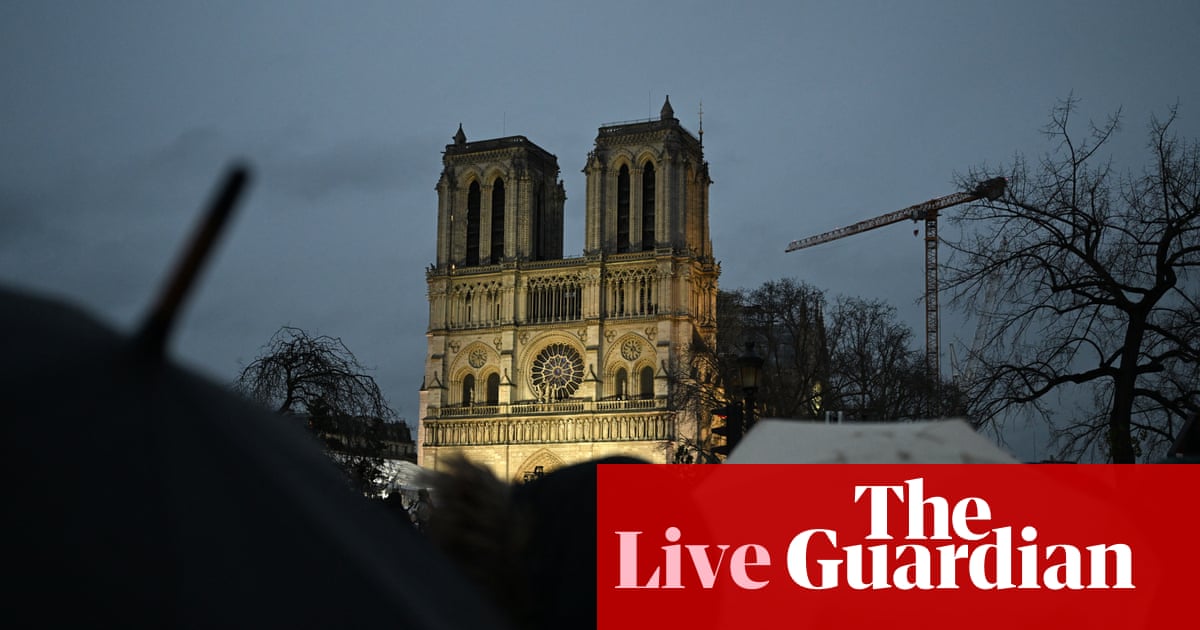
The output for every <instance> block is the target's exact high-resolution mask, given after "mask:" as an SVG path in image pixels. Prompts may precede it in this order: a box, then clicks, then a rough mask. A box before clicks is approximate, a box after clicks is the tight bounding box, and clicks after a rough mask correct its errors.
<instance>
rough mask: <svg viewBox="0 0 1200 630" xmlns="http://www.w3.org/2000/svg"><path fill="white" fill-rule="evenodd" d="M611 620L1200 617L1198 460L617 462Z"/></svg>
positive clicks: (800, 624) (1144, 622)
mask: <svg viewBox="0 0 1200 630" xmlns="http://www.w3.org/2000/svg"><path fill="white" fill-rule="evenodd" d="M597 490H598V498H597V501H598V505H597V509H598V518H597V554H598V555H597V570H598V573H597V606H598V618H597V626H598V628H600V629H601V630H604V629H606V628H612V629H620V630H629V629H630V628H648V627H662V628H675V627H690V626H693V625H699V626H700V627H704V628H738V629H741V628H757V627H781V626H783V627H789V628H867V627H883V628H960V627H968V628H973V629H979V628H997V629H1000V628H1003V629H1005V630H1011V629H1012V628H1046V627H1063V628H1089V629H1090V628H1122V629H1130V628H1151V627H1166V624H1172V625H1173V626H1175V627H1179V626H1178V625H1177V624H1179V623H1181V622H1186V623H1185V627H1192V626H1191V625H1190V624H1193V623H1197V619H1200V616H1198V613H1197V599H1198V598H1200V591H1198V590H1197V587H1200V544H1198V543H1200V540H1198V534H1200V466H1188V465H1138V466H1108V465H1049V464H1038V465H920V466H918V465H766V464H764V465H754V464H748V465H721V466H702V465H691V466H686V465H674V466H670V465H603V466H601V467H600V470H599V480H598V488H597Z"/></svg>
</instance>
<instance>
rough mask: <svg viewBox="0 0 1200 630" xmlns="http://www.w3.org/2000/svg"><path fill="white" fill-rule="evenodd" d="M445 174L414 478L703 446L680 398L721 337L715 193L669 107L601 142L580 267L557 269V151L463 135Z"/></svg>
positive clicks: (591, 175)
mask: <svg viewBox="0 0 1200 630" xmlns="http://www.w3.org/2000/svg"><path fill="white" fill-rule="evenodd" d="M701 138H703V132H701ZM442 163H443V169H442V175H441V179H440V180H439V181H438V184H437V192H438V221H437V262H436V263H435V264H433V265H431V266H430V267H429V269H428V270H427V273H426V278H427V281H428V285H429V330H428V332H427V334H426V336H427V337H428V340H429V348H428V354H427V355H426V358H425V376H424V383H423V384H422V387H421V393H420V409H421V413H422V415H423V417H422V418H421V422H420V426H419V430H418V463H419V464H421V465H422V466H425V467H427V468H432V469H435V470H436V469H438V468H439V460H440V459H442V458H444V457H446V456H447V455H449V454H451V453H462V454H465V455H466V456H467V457H469V458H470V459H472V460H473V461H477V462H480V463H482V464H485V465H487V466H490V467H491V469H492V470H493V471H494V472H495V473H496V474H497V475H498V476H500V477H501V478H503V479H509V480H514V481H521V480H524V479H528V478H530V477H532V476H536V475H538V474H540V473H543V472H549V471H551V470H554V469H555V468H557V467H559V466H563V465H567V464H572V463H575V462H579V461H583V460H587V459H593V458H597V457H604V456H608V455H631V456H635V457H641V458H643V459H647V460H649V461H652V462H658V463H663V462H669V461H671V460H672V458H673V457H674V454H675V451H676V447H677V446H678V444H679V441H680V440H683V439H696V438H698V437H699V436H700V434H701V432H702V431H707V420H705V421H704V422H701V420H702V418H700V417H697V415H698V414H696V413H694V412H693V413H688V412H686V411H685V410H684V409H683V408H682V406H681V405H680V403H679V402H678V398H679V397H678V396H676V395H675V394H676V392H675V388H676V387H677V384H678V382H679V378H678V376H679V375H681V374H686V373H687V368H686V365H684V363H685V362H686V360H687V359H686V356H685V355H686V353H687V352H688V349H689V348H690V347H692V345H693V344H694V343H695V342H697V341H700V342H703V343H706V344H708V345H709V347H712V346H713V342H714V340H715V339H714V338H715V336H716V297H717V277H718V276H719V275H720V266H719V265H718V264H717V263H716V262H715V261H714V259H713V256H712V243H711V240H710V238H709V227H708V186H709V184H710V183H712V182H711V180H710V179H709V175H708V164H707V163H706V162H705V161H704V152H703V146H702V143H701V141H700V140H699V139H697V138H696V137H695V136H694V135H692V134H691V133H690V132H689V131H688V130H686V129H684V128H683V126H681V125H680V124H679V120H678V119H676V118H675V115H674V112H673V111H672V109H671V104H670V100H669V99H668V100H667V101H666V102H665V103H664V104H663V107H662V111H661V114H660V116H659V118H657V119H650V120H645V121H637V122H628V123H617V124H610V125H605V126H602V127H600V130H599V133H598V134H597V136H596V143H595V148H594V149H593V150H592V151H591V152H590V153H589V154H588V157H587V165H586V167H585V168H584V173H586V175H587V200H586V208H587V216H586V235H585V241H584V243H585V244H584V251H583V255H582V256H574V257H564V256H563V204H564V201H565V200H566V194H565V192H564V190H563V185H562V181H561V180H560V179H559V178H558V176H559V168H558V161H557V158H555V156H554V155H553V154H551V153H549V152H547V151H546V150H544V149H542V148H541V147H539V146H538V145H536V144H534V143H533V142H531V141H530V140H529V139H527V138H525V137H524V136H509V137H504V138H495V139H490V140H479V141H474V142H471V141H468V140H467V138H466V135H465V134H464V133H463V130H462V127H461V126H460V127H459V129H458V133H457V134H455V136H454V143H453V144H450V145H447V146H446V150H445V153H444V155H443V158H442Z"/></svg>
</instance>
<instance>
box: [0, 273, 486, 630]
mask: <svg viewBox="0 0 1200 630" xmlns="http://www.w3.org/2000/svg"><path fill="white" fill-rule="evenodd" d="M0 340H2V342H3V343H0V347H3V348H4V349H5V351H6V353H5V362H4V364H3V366H2V367H0V389H2V390H3V397H2V398H0V400H3V405H4V407H3V409H4V413H3V417H4V420H5V422H4V448H5V451H6V452H5V456H4V461H5V464H6V466H7V467H8V480H9V481H8V483H9V484H10V485H11V486H12V490H11V491H10V492H9V493H8V495H9V496H10V497H12V500H11V501H10V503H9V504H8V506H7V514H8V517H7V519H6V520H7V521H8V522H7V523H6V529H7V530H8V535H7V537H6V543H7V544H6V547H7V550H6V552H5V556H4V558H5V568H6V569H7V572H8V575H9V582H10V584H13V583H15V584H16V586H15V587H9V588H8V589H6V591H7V596H8V597H9V598H11V599H10V600H9V602H8V603H7V604H6V609H7V611H8V613H9V615H10V617H12V618H16V619H32V620H36V621H35V623H36V624H37V625H46V626H50V625H63V626H65V625H67V624H71V625H79V624H80V623H81V622H82V623H86V625H87V626H89V627H94V626H117V627H242V626H258V627H261V626H267V627H340V628H352V627H382V626H393V627H403V628H430V629H432V628H495V627H497V622H496V621H495V619H497V618H498V617H497V615H496V614H495V613H494V611H493V609H492V608H491V607H490V606H489V605H487V604H486V603H485V602H484V601H483V599H482V597H481V596H480V595H479V594H478V592H477V591H476V590H475V589H474V587H473V586H472V585H471V584H470V583H468V582H467V581H466V580H465V578H463V577H462V575H461V574H460V573H458V572H457V570H456V569H455V568H454V567H453V566H452V565H451V564H450V563H449V561H448V560H447V559H446V558H445V557H443V556H442V555H440V554H439V553H438V552H437V551H436V550H435V549H434V548H433V547H432V546H431V545H429V544H428V543H427V541H426V540H425V539H423V538H421V537H420V536H419V535H417V534H416V533H414V532H413V531H411V528H408V527H402V526H400V525H398V524H397V523H396V520H395V519H394V518H392V517H391V515H389V514H387V513H386V512H385V511H384V510H383V508H382V506H379V505H373V504H371V503H370V502H369V501H367V500H366V499H364V498H363V497H361V496H358V495H356V494H354V493H353V492H352V491H351V490H350V489H349V486H348V484H347V483H346V482H345V480H344V478H343V477H342V475H341V473H340V472H339V471H338V470H337V469H336V468H335V467H334V466H333V465H332V463H331V462H330V461H329V460H328V459H327V458H326V456H325V455H324V454H323V453H322V452H321V451H320V449H319V447H318V445H317V444H316V443H315V441H314V440H312V439H311V438H310V437H309V436H308V435H307V434H305V433H304V431H303V429H302V428H298V427H296V426H294V423H291V422H288V421H286V420H285V419H283V418H281V417H277V416H275V415H274V414H271V413H269V412H268V411H266V410H264V409H261V408H259V407H257V406H255V405H253V404H252V403H250V402H248V401H244V400H242V399H241V398H240V397H238V396H237V395H235V394H233V393H231V392H230V391H229V390H227V389H226V388H224V387H222V386H220V385H218V384H216V383H214V382H212V381H210V380H208V379H206V378H203V377H201V376H198V375H196V374H194V373H192V372H189V371H188V370H186V369H183V368H181V367H179V366H178V365H175V364H173V363H172V362H171V361H170V360H169V359H166V358H163V356H162V355H161V354H159V353H156V352H152V351H147V350H146V345H145V344H142V343H137V342H135V341H134V340H132V339H130V338H127V337H125V336H123V335H119V334H117V333H116V332H114V331H112V330H111V329H109V328H107V327H105V326H103V325H101V324H100V323H98V322H97V321H95V320H94V319H93V318H91V317H89V316H88V315H87V314H85V313H83V312H81V311H79V310H76V309H74V308H70V307H68V306H65V305H63V304H61V303H59V302H57V301H52V300H48V299H43V298H38V297H33V296H30V295H27V294H21V293H16V292H13V291H10V290H5V289H3V288H0ZM46 602H49V603H48V604H47V603H46Z"/></svg>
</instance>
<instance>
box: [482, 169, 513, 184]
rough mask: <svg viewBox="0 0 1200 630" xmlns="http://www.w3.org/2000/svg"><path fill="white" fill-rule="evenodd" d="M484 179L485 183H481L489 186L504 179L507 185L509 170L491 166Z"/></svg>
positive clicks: (484, 174)
mask: <svg viewBox="0 0 1200 630" xmlns="http://www.w3.org/2000/svg"><path fill="white" fill-rule="evenodd" d="M482 179H483V181H482V182H480V183H481V184H487V185H488V186H491V185H492V184H495V183H496V180H497V179H502V180H504V182H505V184H507V183H508V179H509V177H508V169H506V168H504V167H503V166H501V165H498V164H496V165H492V166H489V167H488V168H487V170H485V171H484V172H483V178H482Z"/></svg>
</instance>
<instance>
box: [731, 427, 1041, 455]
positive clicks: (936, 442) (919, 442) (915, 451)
mask: <svg viewBox="0 0 1200 630" xmlns="http://www.w3.org/2000/svg"><path fill="white" fill-rule="evenodd" d="M726 462H727V463H730V464H1015V463H1018V461H1017V459H1016V458H1014V457H1013V456H1012V455H1010V454H1009V453H1007V452H1005V451H1004V450H1003V449H1001V448H1000V447H998V446H996V445H995V444H994V443H992V442H991V440H988V439H987V438H985V437H984V436H982V435H980V434H979V433H977V432H976V431H975V430H974V429H972V428H971V425H969V424H967V423H966V422H964V421H963V420H959V419H953V420H922V421H916V422H876V423H853V424H825V423H821V422H810V421H804V420H780V419H773V418H764V419H762V420H759V421H758V422H757V423H755V425H754V427H753V428H752V429H751V430H750V431H749V432H748V433H747V434H746V436H745V437H743V438H742V441H741V443H740V444H738V446H737V447H736V448H735V449H734V450H733V452H732V453H730V455H729V459H728V460H726Z"/></svg>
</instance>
